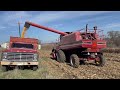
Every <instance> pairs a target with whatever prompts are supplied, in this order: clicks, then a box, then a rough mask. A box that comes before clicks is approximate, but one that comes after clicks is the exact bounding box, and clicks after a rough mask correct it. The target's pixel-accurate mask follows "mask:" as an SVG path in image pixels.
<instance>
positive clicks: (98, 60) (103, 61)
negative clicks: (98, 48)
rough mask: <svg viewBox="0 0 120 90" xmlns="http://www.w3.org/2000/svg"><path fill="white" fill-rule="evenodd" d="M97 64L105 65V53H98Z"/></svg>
mask: <svg viewBox="0 0 120 90" xmlns="http://www.w3.org/2000/svg"><path fill="white" fill-rule="evenodd" d="M95 63H96V66H104V65H105V59H104V58H103V55H102V54H100V55H98V58H97V60H95Z"/></svg>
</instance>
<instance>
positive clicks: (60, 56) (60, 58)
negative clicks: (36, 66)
mask: <svg viewBox="0 0 120 90" xmlns="http://www.w3.org/2000/svg"><path fill="white" fill-rule="evenodd" d="M56 56H57V61H58V62H61V63H64V62H65V61H66V56H65V53H64V52H63V51H62V50H59V51H57V52H56Z"/></svg>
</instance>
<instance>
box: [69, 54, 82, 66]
mask: <svg viewBox="0 0 120 90" xmlns="http://www.w3.org/2000/svg"><path fill="white" fill-rule="evenodd" d="M79 63H80V61H79V58H78V56H77V55H76V54H72V55H71V56H70V64H71V66H72V67H74V68H78V66H79Z"/></svg>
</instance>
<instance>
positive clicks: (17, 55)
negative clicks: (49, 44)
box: [1, 37, 39, 71]
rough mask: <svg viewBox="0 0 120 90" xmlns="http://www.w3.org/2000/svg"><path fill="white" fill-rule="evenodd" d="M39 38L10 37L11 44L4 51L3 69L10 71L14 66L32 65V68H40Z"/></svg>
mask: <svg viewBox="0 0 120 90" xmlns="http://www.w3.org/2000/svg"><path fill="white" fill-rule="evenodd" d="M38 46H39V40H38V39H34V38H20V37H10V42H9V46H8V48H7V49H5V50H3V51H2V55H1V66H2V70H4V71H8V70H9V69H11V68H12V69H13V68H16V67H17V68H21V69H24V68H25V67H30V68H31V69H32V70H34V71H35V70H37V69H38V64H39V63H38V59H39V54H38V52H37V50H38V49H39V47H38Z"/></svg>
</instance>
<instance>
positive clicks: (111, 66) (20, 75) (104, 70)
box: [0, 49, 120, 79]
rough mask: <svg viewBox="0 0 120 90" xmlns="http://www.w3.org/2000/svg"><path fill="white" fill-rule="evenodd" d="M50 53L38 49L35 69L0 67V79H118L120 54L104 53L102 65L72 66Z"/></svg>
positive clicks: (119, 76)
mask: <svg viewBox="0 0 120 90" xmlns="http://www.w3.org/2000/svg"><path fill="white" fill-rule="evenodd" d="M50 53H51V50H50V49H49V50H45V49H43V50H41V51H40V55H41V57H40V59H39V62H40V63H39V69H38V70H37V71H32V70H29V69H28V70H17V69H15V70H11V71H8V72H3V71H2V70H1V69H0V79H120V54H117V53H116V54H115V53H104V57H105V59H106V65H105V66H104V67H98V66H95V65H92V64H86V65H80V66H79V68H73V67H71V66H70V65H69V63H59V62H57V61H55V60H52V59H50V55H49V54H50Z"/></svg>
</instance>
